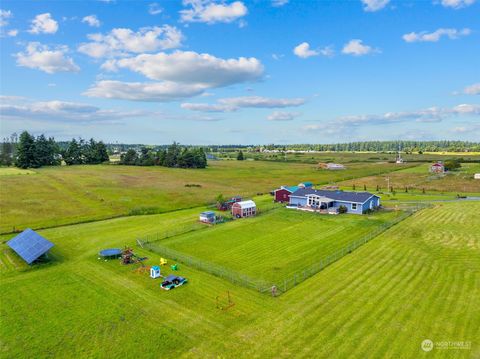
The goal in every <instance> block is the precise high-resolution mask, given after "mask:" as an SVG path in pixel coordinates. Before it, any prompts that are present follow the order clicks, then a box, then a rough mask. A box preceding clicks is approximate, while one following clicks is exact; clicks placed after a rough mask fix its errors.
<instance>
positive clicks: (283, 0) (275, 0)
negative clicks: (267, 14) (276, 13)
mask: <svg viewBox="0 0 480 359" xmlns="http://www.w3.org/2000/svg"><path fill="white" fill-rule="evenodd" d="M288 1H289V0H272V6H273V7H282V6H283V5H286V4H288Z"/></svg>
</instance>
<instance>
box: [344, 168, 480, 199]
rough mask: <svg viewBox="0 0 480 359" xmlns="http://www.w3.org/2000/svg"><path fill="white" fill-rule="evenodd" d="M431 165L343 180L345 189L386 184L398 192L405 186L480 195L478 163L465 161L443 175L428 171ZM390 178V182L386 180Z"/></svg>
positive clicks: (432, 190) (382, 186)
mask: <svg viewBox="0 0 480 359" xmlns="http://www.w3.org/2000/svg"><path fill="white" fill-rule="evenodd" d="M429 167H430V164H422V165H418V166H415V167H408V168H405V169H401V170H399V171H395V172H392V173H389V174H382V175H373V176H367V177H362V178H359V179H352V180H347V181H343V182H340V183H339V184H340V185H341V186H343V187H346V188H352V186H353V185H355V186H356V187H357V188H359V189H360V188H363V186H366V187H367V189H369V190H371V191H372V190H375V189H376V187H377V186H379V187H380V188H381V189H383V190H387V183H390V186H392V187H393V188H394V190H395V191H397V192H403V191H404V190H405V187H408V189H410V190H416V191H417V192H420V191H423V190H425V191H426V192H429V193H430V194H431V193H432V192H433V193H434V194H435V193H437V194H438V193H455V194H460V195H462V194H472V195H479V194H480V181H479V180H476V179H474V178H473V175H474V174H475V173H480V164H479V163H462V167H461V168H460V169H458V170H455V171H450V172H447V173H445V174H444V175H435V174H432V173H430V172H429ZM387 178H388V179H389V182H387Z"/></svg>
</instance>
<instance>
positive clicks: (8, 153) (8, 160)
mask: <svg viewBox="0 0 480 359" xmlns="http://www.w3.org/2000/svg"><path fill="white" fill-rule="evenodd" d="M13 147H14V145H13V143H12V142H10V140H9V139H8V138H5V139H3V142H2V146H1V148H0V165H2V166H11V165H12V163H13Z"/></svg>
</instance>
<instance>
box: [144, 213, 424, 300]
mask: <svg viewBox="0 0 480 359" xmlns="http://www.w3.org/2000/svg"><path fill="white" fill-rule="evenodd" d="M427 207H431V205H430V204H416V205H414V206H409V207H405V208H402V210H401V211H399V212H398V213H399V214H398V215H397V216H396V217H395V218H394V219H393V220H391V221H389V222H387V223H385V224H383V225H381V226H380V227H378V228H376V229H375V230H373V231H372V232H370V233H368V234H366V235H364V236H362V237H361V238H358V239H356V240H355V241H353V242H350V243H349V244H348V245H347V246H345V247H343V248H341V249H339V250H337V251H335V252H333V253H331V254H329V255H327V256H324V257H322V258H320V259H319V260H317V261H315V263H313V264H311V265H309V266H306V267H305V268H303V269H302V270H299V271H297V272H295V273H293V274H291V275H289V276H286V277H284V278H283V279H281V280H279V281H276V282H275V283H274V282H268V281H265V280H262V279H257V278H251V277H249V276H247V275H244V274H242V273H239V272H236V271H233V270H230V269H228V268H225V267H222V266H219V265H217V264H214V263H211V262H207V261H204V260H202V259H199V258H196V257H193V256H190V255H187V254H185V253H183V252H179V251H176V250H174V249H171V248H168V247H167V246H165V245H163V244H162V243H161V240H160V239H163V238H168V237H167V236H159V235H158V234H157V235H153V236H147V237H144V238H141V239H138V240H137V242H138V244H139V245H140V246H142V247H143V248H145V249H147V250H149V251H152V252H154V253H157V254H159V255H162V256H164V257H167V258H170V259H172V260H174V261H177V262H180V263H183V264H185V265H187V266H189V267H192V268H196V269H199V270H201V271H204V272H207V273H209V274H212V275H215V276H217V277H220V278H223V279H226V280H228V281H230V282H232V283H233V284H236V285H240V286H243V287H245V288H250V289H254V290H257V291H259V292H261V293H269V294H270V293H271V294H273V295H279V294H282V293H285V292H286V291H288V290H290V289H292V288H293V287H295V286H297V285H298V284H300V283H301V282H303V281H305V280H306V279H308V278H310V277H312V276H313V275H315V274H317V273H318V272H320V271H322V270H323V269H325V268H326V267H328V266H329V265H331V264H332V263H334V262H336V261H338V260H339V259H341V258H343V257H344V256H346V255H347V254H349V253H352V252H353V251H354V250H356V249H357V248H359V247H361V246H362V245H364V244H365V243H367V242H369V241H371V240H372V239H373V238H375V237H377V236H379V235H380V234H381V233H383V232H385V231H386V230H387V229H389V228H391V227H393V226H394V225H396V224H397V223H400V222H402V221H403V220H405V219H406V218H408V217H410V216H411V215H412V214H414V213H415V212H417V211H419V210H421V209H424V208H427ZM275 208H278V207H272V208H270V209H269V210H272V209H275ZM263 213H265V210H264V211H263ZM205 228H208V227H205ZM187 232H189V231H186V232H182V233H181V234H183V233H187Z"/></svg>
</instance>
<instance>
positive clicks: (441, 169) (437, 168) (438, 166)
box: [430, 162, 445, 173]
mask: <svg viewBox="0 0 480 359" xmlns="http://www.w3.org/2000/svg"><path fill="white" fill-rule="evenodd" d="M430 172H431V173H445V166H444V164H443V163H442V162H436V163H434V164H433V165H431V166H430Z"/></svg>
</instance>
